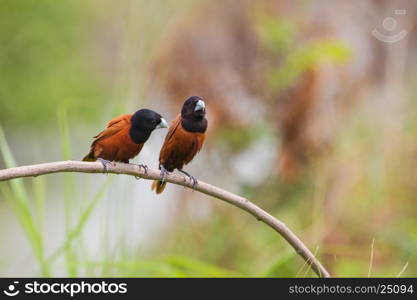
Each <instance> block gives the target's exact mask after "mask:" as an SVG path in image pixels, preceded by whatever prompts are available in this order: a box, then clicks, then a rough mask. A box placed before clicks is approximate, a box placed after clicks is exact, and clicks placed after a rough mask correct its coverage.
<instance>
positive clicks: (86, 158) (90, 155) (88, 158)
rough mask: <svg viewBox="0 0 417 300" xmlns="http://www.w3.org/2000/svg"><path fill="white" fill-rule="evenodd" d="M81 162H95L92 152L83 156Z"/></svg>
mask: <svg viewBox="0 0 417 300" xmlns="http://www.w3.org/2000/svg"><path fill="white" fill-rule="evenodd" d="M83 161H96V158H95V157H94V153H93V150H91V151H90V152H89V153H88V154H87V155H86V156H84V158H83Z"/></svg>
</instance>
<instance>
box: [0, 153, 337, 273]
mask: <svg viewBox="0 0 417 300" xmlns="http://www.w3.org/2000/svg"><path fill="white" fill-rule="evenodd" d="M60 172H82V173H104V170H103V166H102V164H101V163H99V162H81V161H58V162H51V163H44V164H38V165H30V166H22V167H16V168H10V169H3V170H0V181H5V180H10V179H14V178H20V177H31V176H35V177H36V176H39V175H44V174H51V173H60ZM107 172H108V173H113V174H126V175H132V176H136V177H140V178H144V179H150V180H153V179H160V178H161V177H160V172H159V171H158V170H154V169H148V170H147V172H145V171H144V170H143V169H141V168H139V167H138V166H137V165H133V164H123V163H113V164H112V165H111V166H108V168H107ZM166 181H167V182H169V183H173V184H177V185H181V186H185V187H188V188H192V182H191V181H190V180H189V179H188V178H187V177H184V176H183V175H180V174H175V173H171V174H169V175H168V176H167V177H166ZM195 190H197V191H199V192H201V193H204V194H206V195H209V196H212V197H214V198H217V199H220V200H223V201H226V202H228V203H230V204H232V205H234V206H236V207H239V208H241V209H243V210H245V211H246V212H248V213H249V214H251V215H253V216H254V217H255V218H256V219H258V220H259V221H262V222H264V223H265V224H267V225H268V226H269V227H271V228H272V229H274V230H275V231H276V232H278V233H279V234H280V235H281V236H282V237H283V238H284V239H285V240H286V241H287V242H288V243H289V244H290V245H291V246H292V247H293V248H294V250H295V251H296V252H297V254H299V255H300V256H301V257H302V258H303V259H304V260H305V262H306V264H308V265H309V266H310V267H311V268H312V269H313V270H314V272H315V273H316V274H317V275H318V276H319V277H330V274H329V273H328V272H327V270H326V269H325V268H324V267H323V266H322V264H321V263H320V262H319V261H318V260H317V258H316V257H315V256H314V254H313V253H312V252H311V251H310V250H309V249H308V248H307V247H306V246H305V245H304V243H303V242H302V241H301V240H300V239H299V238H298V237H297V236H296V235H295V234H294V233H293V232H292V231H291V230H290V229H289V228H288V227H287V226H286V225H285V224H284V223H283V222H281V221H279V220H277V219H276V218H275V217H273V216H272V215H270V214H268V213H267V212H266V211H264V210H262V209H261V208H259V207H258V206H256V205H255V204H253V203H252V202H250V201H249V200H248V199H246V198H243V197H240V196H238V195H235V194H233V193H231V192H228V191H226V190H223V189H220V188H218V187H215V186H213V185H210V184H208V183H205V182H202V181H198V185H197V186H196V187H195Z"/></svg>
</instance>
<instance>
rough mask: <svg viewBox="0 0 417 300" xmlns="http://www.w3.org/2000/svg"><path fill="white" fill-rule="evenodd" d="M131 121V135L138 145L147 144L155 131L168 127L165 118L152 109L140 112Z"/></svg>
mask: <svg viewBox="0 0 417 300" xmlns="http://www.w3.org/2000/svg"><path fill="white" fill-rule="evenodd" d="M130 121H131V123H132V126H131V128H130V132H129V134H130V137H131V138H132V140H133V141H134V142H135V143H136V144H142V143H144V142H146V141H147V140H148V138H149V136H150V135H151V133H152V131H153V130H154V129H157V128H167V127H168V124H167V122H166V121H165V120H164V118H162V116H161V115H160V114H158V113H157V112H154V111H153V110H150V109H141V110H138V111H137V112H135V113H134V114H133V116H132V119H131V120H130Z"/></svg>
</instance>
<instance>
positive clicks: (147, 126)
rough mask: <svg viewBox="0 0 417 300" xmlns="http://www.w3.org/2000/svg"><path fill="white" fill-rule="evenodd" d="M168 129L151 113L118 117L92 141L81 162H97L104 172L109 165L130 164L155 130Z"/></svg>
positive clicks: (147, 111) (156, 115) (158, 115)
mask: <svg viewBox="0 0 417 300" xmlns="http://www.w3.org/2000/svg"><path fill="white" fill-rule="evenodd" d="M167 127H168V124H167V122H166V121H165V120H164V119H163V118H162V117H161V115H160V114H158V113H156V112H154V111H153V110H150V109H141V110H138V111H137V112H135V113H134V114H133V115H129V114H126V115H121V116H119V117H117V118H114V119H112V120H111V121H110V122H109V123H108V124H107V128H106V129H104V130H103V131H102V132H100V133H99V134H98V135H96V136H95V137H94V141H93V143H92V144H91V148H90V152H89V153H88V154H87V155H86V156H85V157H84V158H83V161H96V160H98V161H100V162H101V163H102V164H103V166H104V168H105V169H106V165H107V164H108V163H110V161H119V162H124V163H129V159H132V158H133V157H135V156H136V155H138V154H139V152H140V151H141V150H142V147H143V145H144V143H145V142H146V141H147V140H148V138H149V136H150V135H151V133H152V131H153V130H154V129H157V128H167ZM141 166H142V165H141ZM143 167H145V166H143Z"/></svg>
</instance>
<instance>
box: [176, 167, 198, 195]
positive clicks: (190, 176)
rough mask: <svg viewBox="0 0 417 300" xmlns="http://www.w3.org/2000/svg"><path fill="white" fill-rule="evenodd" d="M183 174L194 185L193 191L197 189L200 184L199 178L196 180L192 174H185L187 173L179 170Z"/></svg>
mask: <svg viewBox="0 0 417 300" xmlns="http://www.w3.org/2000/svg"><path fill="white" fill-rule="evenodd" d="M179 171H180V172H181V173H183V174H184V175H186V176H187V177H188V178H189V179H190V181H191V182H192V183H193V184H192V188H193V190H195V188H196V186H197V184H198V180H197V178H195V177H194V176H193V175H191V174H189V173H187V172H185V171H183V170H179Z"/></svg>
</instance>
